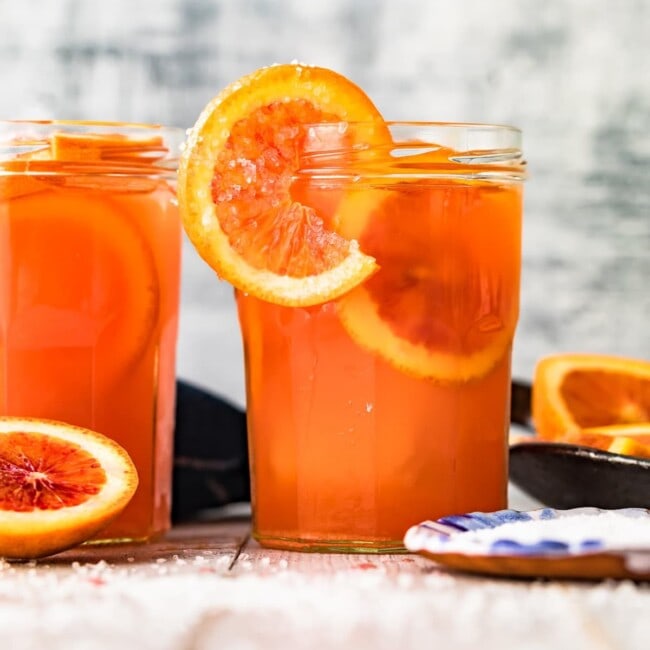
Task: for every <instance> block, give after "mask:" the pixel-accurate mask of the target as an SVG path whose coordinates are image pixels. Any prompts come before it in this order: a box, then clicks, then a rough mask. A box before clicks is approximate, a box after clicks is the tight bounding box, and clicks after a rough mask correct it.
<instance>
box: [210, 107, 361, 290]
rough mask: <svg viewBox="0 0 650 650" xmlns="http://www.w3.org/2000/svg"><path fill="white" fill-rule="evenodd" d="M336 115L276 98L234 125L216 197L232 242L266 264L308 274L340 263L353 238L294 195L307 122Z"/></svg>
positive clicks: (218, 167) (218, 171) (217, 170)
mask: <svg viewBox="0 0 650 650" xmlns="http://www.w3.org/2000/svg"><path fill="white" fill-rule="evenodd" d="M328 120H334V121H335V120H336V117H335V116H334V115H328V114H326V113H323V112H322V111H320V110H318V109H316V108H315V107H314V106H313V105H312V104H311V103H309V102H307V101H305V100H293V101H291V102H282V103H281V102H275V103H272V104H270V105H268V106H264V107H262V108H259V109H257V110H254V111H252V112H251V114H250V115H248V116H247V117H246V118H243V119H241V120H239V121H238V122H237V123H236V124H235V125H234V126H233V128H232V130H231V133H230V136H229V138H228V140H227V143H226V145H225V147H224V149H223V150H222V151H221V152H220V154H219V157H218V160H217V162H216V164H215V167H214V177H213V181H212V200H213V201H214V203H215V206H216V208H217V213H218V218H219V223H220V225H221V228H222V230H223V231H224V232H225V234H226V235H227V237H228V239H229V241H230V244H231V246H232V247H233V248H234V249H235V250H236V251H237V252H238V253H239V254H240V255H241V256H242V257H243V258H244V259H245V260H246V261H247V262H248V263H249V264H251V266H254V267H255V268H259V269H265V270H269V271H272V272H274V273H277V274H280V275H289V276H292V277H298V278H300V277H306V276H309V275H315V274H318V273H320V272H322V271H326V270H328V269H330V268H333V267H334V266H336V265H337V264H339V263H340V262H341V261H342V260H343V259H344V258H345V257H346V255H347V254H348V250H349V242H347V241H346V240H345V239H344V238H342V237H341V236H339V235H337V234H336V233H335V232H332V231H331V230H330V229H329V227H328V226H329V224H328V223H327V222H326V221H325V220H324V219H323V217H322V215H320V214H318V213H317V212H316V210H314V209H313V208H312V207H309V206H305V205H302V204H301V203H299V202H297V201H294V200H293V199H292V197H291V194H290V186H291V182H292V176H293V174H294V172H295V171H296V170H297V169H298V166H299V154H300V151H301V148H302V143H303V141H304V139H305V133H304V129H303V128H302V127H301V125H304V124H310V123H315V122H322V121H328Z"/></svg>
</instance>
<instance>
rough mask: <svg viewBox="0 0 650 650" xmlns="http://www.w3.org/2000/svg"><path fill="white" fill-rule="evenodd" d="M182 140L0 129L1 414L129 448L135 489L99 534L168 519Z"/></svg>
mask: <svg viewBox="0 0 650 650" xmlns="http://www.w3.org/2000/svg"><path fill="white" fill-rule="evenodd" d="M182 137H183V133H182V132H181V131H180V130H175V129H166V128H161V127H154V126H143V125H128V124H109V123H74V122H3V123H0V415H13V416H22V417H37V418H47V419H53V420H60V421H64V422H67V423H71V424H75V425H78V426H82V427H86V428H89V429H93V430H95V431H99V432H100V433H103V434H105V435H107V436H109V437H110V438H113V439H114V440H115V441H117V442H118V443H119V444H121V445H122V446H123V447H124V448H125V449H126V450H127V452H128V453H129V455H130V456H131V458H132V459H133V461H134V463H135V465H136V467H137V470H138V474H139V487H138V490H137V492H136V494H135V496H134V498H133V500H132V501H131V503H130V504H129V506H128V507H127V509H126V510H125V511H124V513H123V514H122V515H121V516H120V517H119V518H118V519H117V520H115V521H114V522H113V523H112V524H111V525H110V526H109V528H108V529H106V530H104V531H103V532H102V533H101V535H100V537H101V539H105V540H125V539H129V540H145V539H148V538H151V537H152V536H154V535H156V534H158V533H161V532H163V531H165V530H166V529H167V528H168V527H169V522H170V494H171V464H172V442H173V427H174V400H175V348H176V335H177V323H178V303H179V272H180V241H181V240H180V221H179V218H178V214H177V208H176V205H175V198H174V182H175V171H176V165H177V154H176V153H175V152H177V150H178V148H179V145H180V142H181V141H182Z"/></svg>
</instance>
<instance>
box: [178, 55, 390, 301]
mask: <svg viewBox="0 0 650 650" xmlns="http://www.w3.org/2000/svg"><path fill="white" fill-rule="evenodd" d="M342 121H344V122H352V121H354V122H367V123H369V124H370V128H369V129H366V130H365V132H364V136H365V137H366V138H371V139H372V138H373V137H374V138H377V139H379V138H386V137H387V136H386V134H387V131H386V127H385V125H384V123H383V120H382V118H381V116H380V114H379V112H378V111H377V109H376V108H375V106H374V105H373V104H372V102H371V101H370V100H369V99H368V97H366V95H365V94H364V93H363V92H362V91H361V90H360V89H359V88H358V87H357V86H356V85H354V84H353V83H352V82H350V81H348V80H347V79H346V78H345V77H342V76H341V75H339V74H337V73H335V72H332V71H331V70H326V69H323V68H318V67H310V66H304V65H297V64H288V65H277V66H272V67H268V68H262V69H260V70H258V71H256V72H254V73H252V74H250V75H248V76H246V77H243V78H242V79H240V80H239V81H237V82H235V83H233V84H231V85H230V86H228V87H227V88H226V89H225V90H223V91H222V92H221V93H220V94H219V95H218V96H217V97H215V98H214V99H213V100H212V101H211V102H210V103H209V104H208V105H207V106H206V108H205V109H204V111H203V113H202V114H201V116H200V117H199V119H198V121H197V123H196V124H195V126H194V128H193V129H192V130H191V132H190V135H189V137H188V141H187V143H186V148H185V151H184V154H183V156H182V159H181V165H180V171H179V187H178V198H179V205H180V208H181V215H182V218H183V222H184V226H185V230H186V232H187V234H188V236H189V238H190V240H191V241H192V243H193V244H194V246H195V247H196V249H197V250H198V252H199V254H200V255H201V256H202V257H203V258H204V259H205V261H206V262H207V263H208V264H209V265H210V266H211V267H212V268H213V269H214V270H215V271H216V272H217V274H218V275H219V276H220V277H221V278H223V279H224V280H227V281H228V282H230V283H231V284H233V285H234V286H235V287H236V288H238V289H240V290H242V291H244V292H247V293H250V294H252V295H254V296H256V297H258V298H262V299H264V300H266V301H269V302H273V303H277V304H283V305H289V306H298V305H302V306H307V305H314V304H319V303H323V302H326V301H328V300H331V299H333V298H336V297H337V296H340V295H342V294H343V293H345V292H346V291H348V290H350V289H351V288H352V287H354V286H356V285H358V284H359V283H361V282H363V280H364V279H365V278H367V277H368V276H370V275H371V274H372V273H373V272H374V271H375V270H376V263H375V261H374V259H373V258H372V257H370V256H369V255H366V254H364V253H362V252H361V251H360V250H359V246H358V244H357V242H355V241H351V240H348V239H346V238H344V237H342V236H341V235H340V234H338V233H337V232H335V229H334V223H332V215H331V213H329V211H327V210H321V211H318V210H317V209H315V208H314V207H312V206H309V205H305V204H304V203H302V202H301V201H300V200H297V199H296V198H294V197H293V196H292V192H291V185H292V182H293V175H294V173H295V172H296V171H297V169H298V167H299V157H300V153H301V150H302V148H303V146H304V144H305V138H306V137H307V135H308V131H309V130H308V128H306V125H308V124H315V123H324V122H342ZM373 124H374V125H376V126H374V127H373V126H372V125H373ZM339 137H340V139H341V142H342V143H345V146H346V147H350V146H353V145H354V141H350V137H353V136H349V135H346V134H344V133H342V134H341V135H340V136H339ZM312 144H313V143H312ZM332 144H333V143H332V142H329V143H328V145H327V146H328V147H331V146H332Z"/></svg>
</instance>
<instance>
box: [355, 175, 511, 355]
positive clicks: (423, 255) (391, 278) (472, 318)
mask: <svg viewBox="0 0 650 650" xmlns="http://www.w3.org/2000/svg"><path fill="white" fill-rule="evenodd" d="M493 193H494V192H493V191H491V190H489V189H488V188H486V187H485V186H484V187H483V188H481V187H479V186H472V185H469V186H462V185H454V184H450V183H449V182H445V181H443V182H436V183H434V182H431V181H428V182H427V184H422V185H414V186H413V187H410V186H409V185H406V184H404V185H403V186H402V187H401V188H400V189H399V190H398V191H395V192H394V194H393V196H392V197H391V198H390V199H388V200H386V201H383V202H381V203H380V204H379V206H378V210H377V212H376V213H375V214H374V215H373V216H372V217H371V221H370V225H369V226H368V227H367V228H366V230H365V232H364V233H363V234H362V235H361V236H360V237H359V244H360V246H361V249H362V250H363V251H364V252H365V253H367V254H369V255H372V256H373V257H375V258H376V259H377V261H378V263H379V266H380V270H379V272H378V273H376V274H375V275H374V276H373V277H371V278H370V279H369V280H368V281H367V282H366V285H365V286H366V288H367V289H368V291H369V292H370V294H371V295H372V296H373V298H374V299H375V301H376V303H377V309H378V311H379V314H380V316H381V318H382V319H383V320H385V321H387V322H388V323H389V324H390V327H391V329H392V330H393V332H394V333H395V335H396V336H398V337H401V338H404V339H406V340H408V341H411V342H412V343H415V344H421V345H424V346H425V347H427V348H429V349H433V350H442V351H445V352H451V353H455V354H460V355H462V354H467V353H470V352H473V351H475V350H476V349H478V348H481V347H483V346H485V345H486V344H488V343H489V332H491V331H499V330H501V329H503V328H504V327H509V328H514V323H513V322H511V321H512V315H511V312H510V310H509V309H508V308H509V305H510V304H511V303H512V302H513V301H516V299H517V292H516V291H515V292H513V291H512V289H511V287H509V283H510V279H511V278H512V277H513V276H512V273H513V272H514V270H515V268H516V260H515V265H513V267H512V268H511V267H510V266H509V263H510V260H511V259H512V254H511V253H510V252H509V250H508V249H509V248H512V247H513V245H516V241H513V240H512V238H505V239H504V238H503V235H504V231H503V229H502V228H500V227H498V223H497V219H493V220H489V219H485V218H484V217H483V216H482V213H483V211H484V210H485V209H486V207H484V206H483V205H482V201H483V200H484V197H488V196H489V195H490V194H493ZM503 208H504V214H503V218H504V219H505V218H506V217H507V208H508V205H507V203H505V204H504V206H503ZM406 215H408V216H407V217H406V218H405V216H406ZM426 215H435V218H433V219H431V218H429V219H427V218H426ZM400 216H401V218H400ZM482 222H483V223H482ZM472 231H474V232H472ZM514 234H515V237H518V235H517V233H516V231H514ZM388 242H389V244H388V245H387V243H388ZM461 296H462V299H461Z"/></svg>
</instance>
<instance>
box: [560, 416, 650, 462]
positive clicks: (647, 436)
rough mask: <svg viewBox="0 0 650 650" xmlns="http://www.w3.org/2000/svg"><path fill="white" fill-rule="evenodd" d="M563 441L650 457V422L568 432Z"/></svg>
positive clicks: (626, 454)
mask: <svg viewBox="0 0 650 650" xmlns="http://www.w3.org/2000/svg"><path fill="white" fill-rule="evenodd" d="M563 442H568V443H571V444H575V445H584V446H586V447H594V448H596V449H603V450H605V451H609V452H611V453H613V454H622V455H624V456H637V457H641V458H649V457H650V422H644V423H641V424H613V425H610V426H606V427H591V428H589V429H581V430H580V431H574V432H568V433H567V434H565V436H564V438H563Z"/></svg>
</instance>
